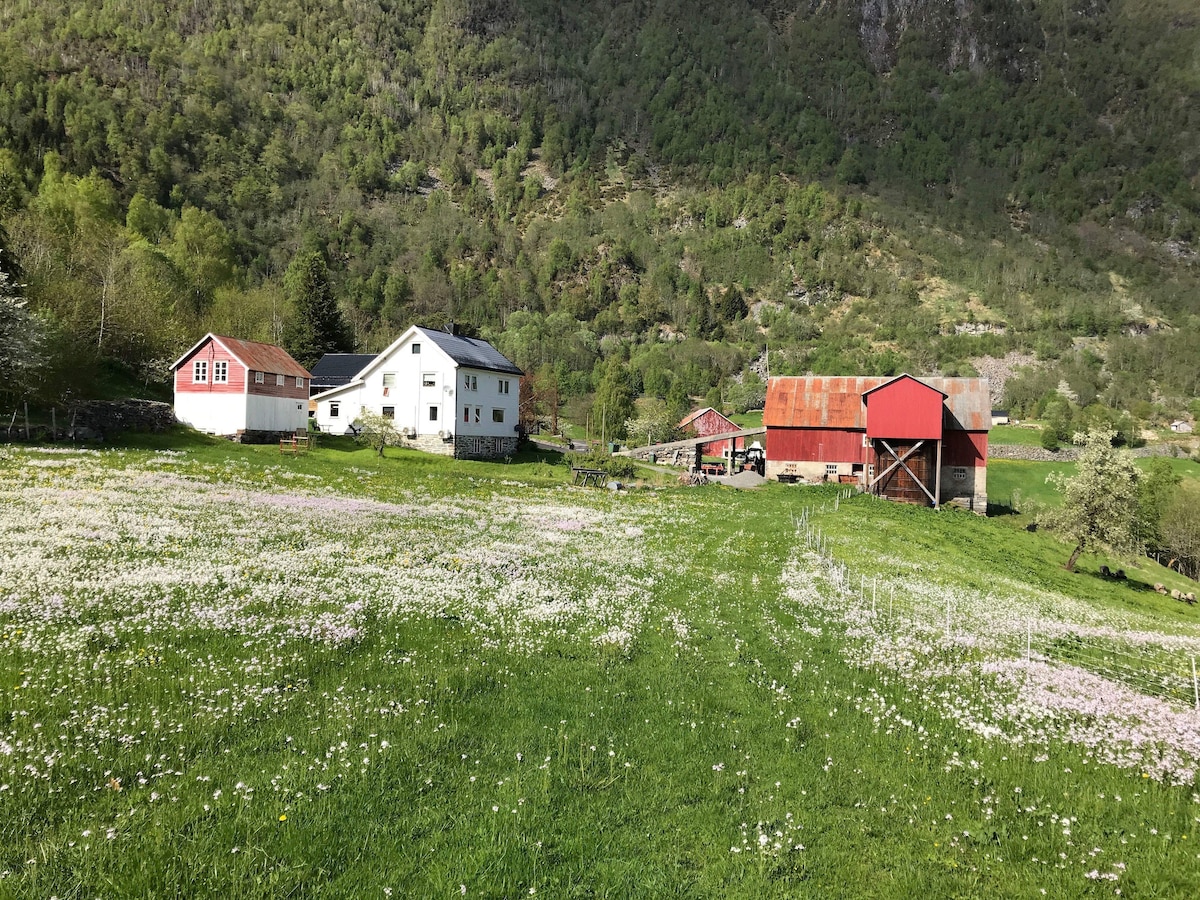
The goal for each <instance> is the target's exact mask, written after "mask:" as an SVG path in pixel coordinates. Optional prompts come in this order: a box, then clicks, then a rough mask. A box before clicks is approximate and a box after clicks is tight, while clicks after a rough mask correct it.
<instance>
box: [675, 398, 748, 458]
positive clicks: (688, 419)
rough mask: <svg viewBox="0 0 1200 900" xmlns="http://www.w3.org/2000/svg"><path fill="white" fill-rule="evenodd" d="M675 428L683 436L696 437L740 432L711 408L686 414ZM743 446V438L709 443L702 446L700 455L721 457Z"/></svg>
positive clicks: (735, 425) (731, 421)
mask: <svg viewBox="0 0 1200 900" xmlns="http://www.w3.org/2000/svg"><path fill="white" fill-rule="evenodd" d="M676 427H677V428H678V429H679V430H680V431H682V432H684V433H685V434H694V435H696V436H697V437H704V436H705V435H708V434H728V433H729V432H731V431H740V430H741V426H739V425H738V424H737V423H736V422H734V421H733V420H732V419H729V418H728V417H727V416H723V415H721V413H719V412H717V411H716V410H715V409H713V408H712V407H711V406H706V407H704V409H697V410H694V411H693V412H690V413H688V414H687V415H686V416H684V417H683V418H682V419H680V420H679V424H678V425H677V426H676ZM745 445H746V439H745V438H726V439H725V440H723V441H711V442H709V443H707V444H704V445H702V447H701V448H700V455H701V456H722V457H723V456H725V455H726V453H727V452H728V451H729V450H741V449H744V447H745Z"/></svg>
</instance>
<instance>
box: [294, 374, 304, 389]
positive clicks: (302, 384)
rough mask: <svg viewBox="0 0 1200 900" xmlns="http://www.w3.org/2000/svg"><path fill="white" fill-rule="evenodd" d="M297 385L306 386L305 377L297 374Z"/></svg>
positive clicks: (299, 386)
mask: <svg viewBox="0 0 1200 900" xmlns="http://www.w3.org/2000/svg"><path fill="white" fill-rule="evenodd" d="M296 387H298V388H302V387H304V379H303V378H301V377H300V376H299V375H297V376H296Z"/></svg>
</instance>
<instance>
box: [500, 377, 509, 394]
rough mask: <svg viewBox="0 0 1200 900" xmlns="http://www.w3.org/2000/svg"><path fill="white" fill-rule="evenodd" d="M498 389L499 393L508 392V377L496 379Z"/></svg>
mask: <svg viewBox="0 0 1200 900" xmlns="http://www.w3.org/2000/svg"><path fill="white" fill-rule="evenodd" d="M498 389H499V392H500V393H501V394H507V393H508V379H507V378H500V379H498Z"/></svg>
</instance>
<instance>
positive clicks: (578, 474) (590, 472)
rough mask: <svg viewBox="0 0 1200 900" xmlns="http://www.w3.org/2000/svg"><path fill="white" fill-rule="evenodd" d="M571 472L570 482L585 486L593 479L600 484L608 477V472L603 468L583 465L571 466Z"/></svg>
mask: <svg viewBox="0 0 1200 900" xmlns="http://www.w3.org/2000/svg"><path fill="white" fill-rule="evenodd" d="M571 472H572V475H573V477H572V483H574V484H582V485H584V486H585V487H586V486H587V485H588V483H589V482H591V481H595V483H596V484H597V485H601V484H603V483H604V480H605V479H606V478H607V477H608V473H607V472H605V471H604V470H603V469H587V468H584V467H583V466H571Z"/></svg>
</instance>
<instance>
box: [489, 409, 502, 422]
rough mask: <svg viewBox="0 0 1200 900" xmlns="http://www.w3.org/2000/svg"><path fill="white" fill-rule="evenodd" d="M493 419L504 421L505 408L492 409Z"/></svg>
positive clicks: (494, 420)
mask: <svg viewBox="0 0 1200 900" xmlns="http://www.w3.org/2000/svg"><path fill="white" fill-rule="evenodd" d="M492 421H493V422H503V421H504V410H502V409H493V410H492Z"/></svg>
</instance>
